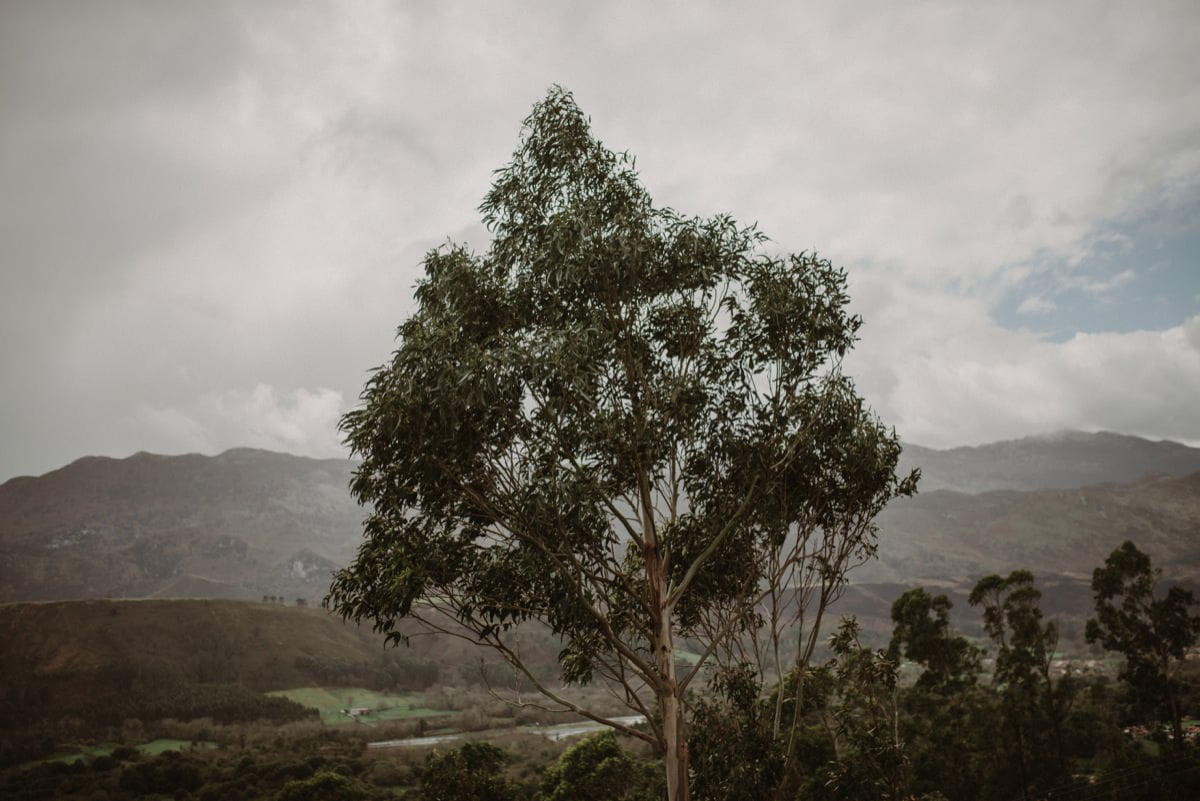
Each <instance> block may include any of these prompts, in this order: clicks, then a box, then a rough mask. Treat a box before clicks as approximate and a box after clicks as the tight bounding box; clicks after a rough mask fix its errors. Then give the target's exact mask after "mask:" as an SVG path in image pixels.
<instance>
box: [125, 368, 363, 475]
mask: <svg viewBox="0 0 1200 801" xmlns="http://www.w3.org/2000/svg"><path fill="white" fill-rule="evenodd" d="M343 407H344V404H343V401H342V395H341V393H339V392H337V391H335V390H332V389H328V388H325V387H321V388H318V389H316V390H308V389H304V388H299V389H295V390H293V391H291V392H288V393H278V392H276V390H275V388H274V387H271V386H268V385H266V384H259V385H258V386H256V387H255V388H254V389H253V390H251V391H249V392H246V391H243V390H237V389H230V390H226V391H224V392H220V393H206V394H205V395H203V396H201V397H200V398H198V399H196V401H195V402H194V403H192V404H191V405H190V406H188V407H187V408H184V409H179V408H156V407H154V406H150V405H148V404H143V405H142V406H141V407H140V408H139V409H138V411H137V415H136V418H135V420H134V421H132V423H133V425H134V426H136V427H140V428H142V429H144V431H143V432H142V436H144V437H145V439H146V440H147V441H153V442H155V443H158V446H157V447H158V448H159V449H160V450H162V451H164V452H168V453H178V452H187V451H199V452H203V453H216V452H219V451H223V450H226V449H228V448H232V447H237V446H248V447H256V448H265V449H267V450H276V451H286V452H288V453H294V454H298V455H301V456H312V457H338V456H345V455H346V450H345V448H343V447H342V445H341V438H340V435H339V434H338V431H337V424H338V420H339V419H340V418H341V415H342V413H343V411H344V408H343Z"/></svg>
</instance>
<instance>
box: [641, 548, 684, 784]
mask: <svg viewBox="0 0 1200 801" xmlns="http://www.w3.org/2000/svg"><path fill="white" fill-rule="evenodd" d="M648 557H649V558H648V559H647V567H651V566H653V567H654V568H659V570H654V569H651V570H650V571H649V579H650V587H651V592H652V593H653V595H654V598H655V604H654V609H655V610H656V614H655V620H654V629H653V631H654V643H653V645H654V662H655V667H656V668H657V672H658V687H657V695H658V711H659V713H660V714H661V715H662V740H663V741H662V752H663V754H662V756H663V767H664V768H665V770H666V778H667V799H668V801H688V797H689V793H688V748H687V724H686V722H685V720H684V714H683V711H684V710H683V699H681V698H680V697H679V680H678V676H677V675H676V672H675V638H674V632H673V631H672V627H671V609H670V606H669V605H668V604H667V582H666V576H665V575H664V573H665V571H662V570H661V567H662V565H661V562H659V560H658V559H657V558H656V557H657V553H656V552H655V551H651V553H650V554H648Z"/></svg>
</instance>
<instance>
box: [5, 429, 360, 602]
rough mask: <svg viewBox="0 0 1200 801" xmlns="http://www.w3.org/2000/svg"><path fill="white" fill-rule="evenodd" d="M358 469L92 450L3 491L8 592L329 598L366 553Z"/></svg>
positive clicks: (296, 460)
mask: <svg viewBox="0 0 1200 801" xmlns="http://www.w3.org/2000/svg"><path fill="white" fill-rule="evenodd" d="M352 469H353V463H351V462H349V461H347V460H340V459H329V460H317V459H306V458H301V457H296V456H289V455H286V454H279V453H271V452H268V451H259V450H250V449H236V450H231V451H227V452H225V453H223V454H221V455H220V456H215V457H208V456H199V455H195V454H192V455H187V456H156V455H153V454H147V453H139V454H136V455H135V456H131V457H129V458H128V459H108V458H100V457H88V458H84V459H80V460H78V461H76V462H73V463H72V464H70V465H68V466H66V467H64V468H62V469H60V470H56V471H54V472H51V473H47V474H46V475H44V476H40V477H37V478H32V477H22V478H15V479H12V480H10V481H8V482H6V483H4V484H3V485H0V600H9V601H15V600H54V599H71V598H106V597H139V598H145V597H168V598H170V597H200V598H243V599H260V598H262V597H263V596H264V595H277V596H283V597H286V598H287V599H288V600H292V599H294V598H306V599H309V600H310V601H317V600H319V599H320V598H321V597H323V596H324V593H325V591H326V589H327V587H328V584H329V575H330V573H331V572H332V571H333V570H334V569H335V568H336V567H338V566H341V565H344V564H346V563H348V562H349V560H350V559H351V558H352V557H353V555H354V550H355V548H356V547H357V544H358V541H359V539H360V532H361V530H362V529H361V521H362V518H363V512H362V510H361V509H360V508H359V507H358V506H357V505H356V504H355V503H354V501H353V500H352V499H351V497H350V494H349V492H348V490H347V486H348V484H349V481H350V475H351V471H352Z"/></svg>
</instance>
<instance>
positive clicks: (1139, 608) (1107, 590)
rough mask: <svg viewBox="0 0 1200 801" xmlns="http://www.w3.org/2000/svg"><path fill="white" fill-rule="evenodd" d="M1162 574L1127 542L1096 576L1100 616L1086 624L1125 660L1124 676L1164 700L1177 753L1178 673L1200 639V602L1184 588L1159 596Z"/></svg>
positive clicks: (1090, 638)
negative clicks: (1199, 610) (1198, 612)
mask: <svg viewBox="0 0 1200 801" xmlns="http://www.w3.org/2000/svg"><path fill="white" fill-rule="evenodd" d="M1160 575H1161V572H1160V571H1159V570H1157V569H1154V568H1152V567H1151V564H1150V557H1149V556H1147V555H1146V554H1145V553H1143V552H1142V551H1141V550H1140V549H1139V548H1138V547H1137V546H1136V545H1134V544H1133V543H1132V542H1129V541H1126V542H1125V543H1124V544H1122V545H1121V546H1120V547H1118V548H1117V549H1116V550H1114V551H1113V552H1112V553H1111V554H1109V556H1108V559H1106V560H1105V561H1104V565H1103V567H1098V568H1096V569H1095V571H1094V572H1093V573H1092V592H1093V593H1095V599H1096V617H1094V618H1092V619H1091V620H1089V621H1088V622H1087V640H1088V642H1099V643H1100V644H1101V645H1103V646H1104V647H1105V648H1106V649H1108V650H1110V651H1117V652H1119V653H1121V654H1122V655H1123V656H1124V657H1125V667H1124V668H1123V669H1122V671H1121V677H1122V678H1123V679H1125V680H1126V681H1127V682H1128V683H1129V684H1130V685H1131V686H1132V687H1134V688H1136V689H1138V690H1140V691H1142V692H1144V693H1147V694H1149V695H1151V696H1155V697H1157V698H1159V699H1161V701H1162V703H1163V706H1164V707H1165V708H1166V713H1167V719H1168V721H1169V722H1170V724H1171V734H1172V738H1173V740H1174V742H1175V746H1176V747H1177V748H1182V746H1183V724H1182V712H1181V710H1180V708H1179V688H1178V686H1177V684H1178V682H1177V680H1176V677H1175V673H1176V670H1177V668H1178V667H1179V664H1180V663H1181V662H1182V661H1183V660H1184V658H1185V656H1186V655H1187V651H1188V649H1189V648H1191V647H1192V646H1193V645H1195V644H1196V639H1197V637H1198V636H1200V617H1197V616H1195V615H1193V614H1192V613H1191V609H1192V607H1193V606H1195V604H1196V599H1195V597H1194V596H1193V595H1192V593H1191V592H1189V591H1188V590H1185V589H1183V588H1182V587H1171V588H1169V589H1168V590H1167V592H1166V593H1159V594H1156V592H1155V591H1156V588H1157V584H1158V579H1159V577H1160Z"/></svg>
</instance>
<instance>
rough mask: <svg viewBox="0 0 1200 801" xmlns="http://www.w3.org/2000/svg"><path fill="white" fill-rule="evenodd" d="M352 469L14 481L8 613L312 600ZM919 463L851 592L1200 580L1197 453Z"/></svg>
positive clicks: (119, 471)
mask: <svg viewBox="0 0 1200 801" xmlns="http://www.w3.org/2000/svg"><path fill="white" fill-rule="evenodd" d="M356 465H357V463H356V462H353V461H351V460H350V459H336V458H335V459H314V458H310V457H301V456H292V455H289V454H282V453H277V452H274V451H265V450H261V449H254V448H234V449H230V450H228V451H225V452H223V453H221V454H218V455H216V456H206V455H201V454H185V455H181V456H164V455H159V454H151V453H146V452H139V453H137V454H134V455H132V456H129V457H126V458H124V459H114V458H111V457H102V456H101V457H96V456H90V457H82V458H80V459H77V460H75V461H74V462H72V463H71V464H69V465H66V466H64V467H62V468H59V469H57V470H54V471H50V472H49V473H46V474H44V475H43V476H39V477H17V478H14V479H10V480H9V481H7V482H5V483H4V484H0V601H48V600H66V599H85V598H106V597H109V598H121V597H124V598H151V597H153V598H166V597H200V598H235V599H244V600H255V599H258V598H262V597H267V596H272V597H286V598H288V599H289V600H293V599H296V598H304V599H306V600H309V601H316V600H319V599H320V598H322V597H323V596H324V595H325V593H326V591H327V589H328V585H329V579H330V576H331V574H332V572H333V571H334V570H336V569H337V568H339V567H341V566H344V565H346V564H348V563H349V562H350V561H351V560H352V559H353V556H354V554H355V552H356V550H357V547H358V544H359V542H360V541H361V538H362V521H363V518H364V517H365V511H364V510H363V509H362V508H361V507H359V506H358V505H357V504H356V503H355V501H354V499H353V497H352V496H351V495H350V492H349V489H348V484H349V482H350V479H351V477H352V474H353V470H354V469H355V467H356ZM917 466H919V467H921V468H922V471H923V478H922V482H921V487H920V489H921V491H920V492H919V494H918V495H917V496H916V497H915V498H912V499H901V500H898V501H896V502H894V503H893V504H891V505H889V506H888V508H887V509H885V510H884V512H883V513H882V514H881V515H880V516H879V518H878V519H877V523H878V525H879V529H880V539H879V543H880V547H879V558H878V559H877V560H874V561H872V562H871V563H869V564H867V565H865V566H863V567H862V568H859V569H858V570H856V571H855V572H854V574H852V576H851V578H852V580H854V581H856V582H860V581H882V582H897V583H910V582H915V581H918V580H939V579H945V578H947V577H955V576H958V577H961V576H964V575H967V574H971V573H981V572H1001V571H1004V570H1008V569H1015V568H1016V567H1028V568H1030V569H1033V570H1035V572H1036V571H1038V570H1042V569H1044V570H1047V571H1052V572H1055V573H1060V574H1064V575H1065V574H1076V575H1079V576H1083V575H1084V574H1086V575H1088V576H1090V571H1091V570H1092V569H1093V568H1094V567H1096V566H1097V565H1098V564H1100V563H1101V562H1102V561H1103V558H1104V556H1106V555H1107V553H1108V552H1109V551H1111V549H1112V548H1113V547H1115V546H1116V545H1118V544H1119V543H1120V542H1121V541H1123V540H1124V539H1134V540H1135V541H1137V542H1138V543H1139V546H1141V547H1143V548H1144V549H1146V550H1147V552H1149V553H1150V554H1151V556H1152V557H1153V558H1154V559H1155V562H1156V564H1162V565H1163V566H1164V567H1166V568H1167V569H1168V572H1173V573H1175V574H1178V575H1181V576H1192V575H1200V531H1198V530H1197V522H1196V521H1198V520H1200V472H1197V471H1200V449H1197V448H1190V447H1189V446H1186V445H1181V444H1179V443H1173V442H1169V441H1165V442H1153V441H1150V440H1144V439H1141V438H1138V437H1129V436H1125V435H1120V434H1113V433H1111V432H1101V433H1098V434H1086V433H1082V432H1059V433H1057V434H1054V435H1049V436H1042V437H1032V438H1025V439H1021V440H1009V441H1005V442H1001V443H991V444H989V445H982V446H974V447H969V448H955V449H948V450H944V451H937V450H934V449H929V448H922V447H921V446H906V448H905V451H904V454H903V455H902V461H901V469H902V470H904V471H907V470H908V469H911V468H912V467H917ZM1155 475H1157V476H1158V477H1157V478H1155V477H1153V476H1155ZM1129 476H1134V478H1132V479H1130V478H1128V477H1129ZM1096 477H1099V478H1100V479H1102V481H1091V482H1088V481H1080V482H1079V483H1078V484H1077V485H1075V486H1066V487H1064V486H1062V484H1063V483H1064V482H1067V483H1068V484H1069V483H1070V482H1073V481H1076V480H1077V479H1088V478H1096ZM1121 479H1125V480H1121ZM1005 483H1009V484H1024V485H1025V488H1021V487H1016V488H1012V487H1004V486H1002V485H1004V484H1005ZM997 485H1001V486H997ZM1030 485H1032V487H1031V486H1030ZM964 487H965V488H968V490H969V489H970V488H975V489H977V490H979V491H975V492H971V491H967V490H964ZM980 488H982V489H980ZM1072 493H1074V494H1072ZM1081 497H1082V498H1083V499H1084V500H1083V501H1082V502H1081V501H1080V498H1081ZM1089 499H1090V500H1089ZM1089 503H1090V504H1091V506H1089ZM1097 510H1100V511H1097ZM1101 512H1102V513H1101ZM1191 543H1197V545H1196V546H1193V545H1191Z"/></svg>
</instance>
